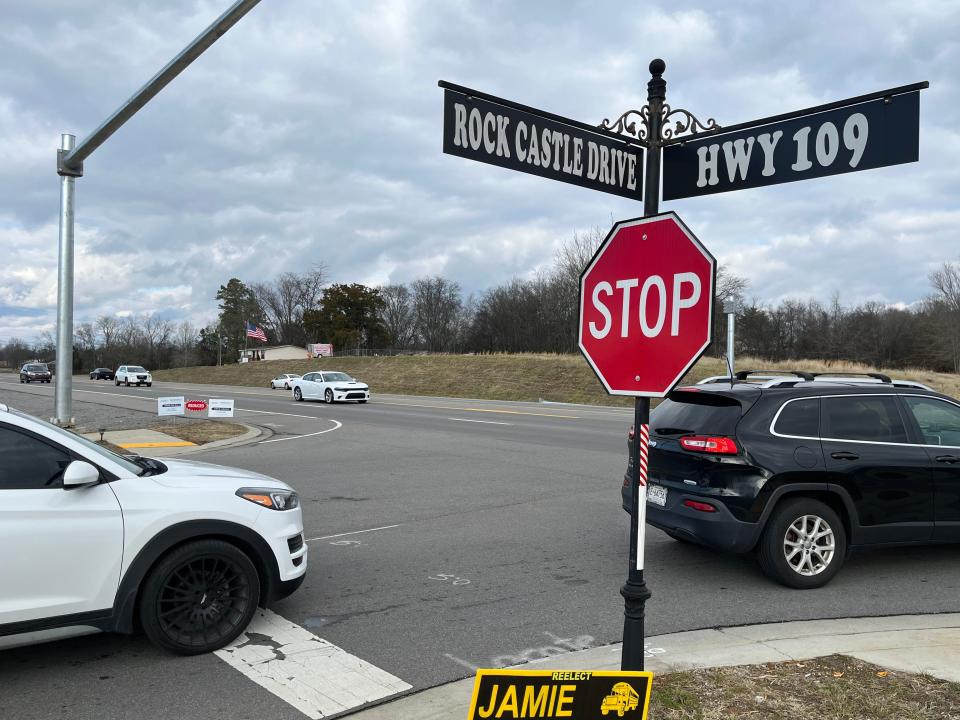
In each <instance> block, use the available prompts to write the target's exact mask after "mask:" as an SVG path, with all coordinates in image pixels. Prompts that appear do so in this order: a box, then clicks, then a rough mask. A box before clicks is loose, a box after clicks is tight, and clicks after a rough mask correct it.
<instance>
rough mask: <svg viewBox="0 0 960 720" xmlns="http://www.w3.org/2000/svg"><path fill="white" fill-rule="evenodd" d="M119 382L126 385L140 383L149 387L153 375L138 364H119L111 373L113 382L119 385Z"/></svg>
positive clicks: (138, 384) (151, 383)
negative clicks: (112, 373)
mask: <svg viewBox="0 0 960 720" xmlns="http://www.w3.org/2000/svg"><path fill="white" fill-rule="evenodd" d="M121 383H123V384H124V385H126V386H127V387H130V386H131V385H136V386H137V387H140V383H143V384H144V385H146V386H147V387H150V386H152V385H153V376H152V375H151V374H150V372H149V371H148V370H145V369H144V368H142V367H140V366H139V365H121V366H120V367H118V368H117V372H115V373H114V375H113V384H114V385H120V384H121Z"/></svg>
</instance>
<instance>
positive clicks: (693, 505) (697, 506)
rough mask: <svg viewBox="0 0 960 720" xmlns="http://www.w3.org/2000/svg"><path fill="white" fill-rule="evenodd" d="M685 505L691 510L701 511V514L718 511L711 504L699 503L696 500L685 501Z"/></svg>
mask: <svg viewBox="0 0 960 720" xmlns="http://www.w3.org/2000/svg"><path fill="white" fill-rule="evenodd" d="M683 504H684V505H685V506H686V507H688V508H690V509H691V510H699V511H700V512H716V511H717V509H716V508H715V507H714V506H713V505H711V504H710V503H705V502H697V501H696V500H684V501H683Z"/></svg>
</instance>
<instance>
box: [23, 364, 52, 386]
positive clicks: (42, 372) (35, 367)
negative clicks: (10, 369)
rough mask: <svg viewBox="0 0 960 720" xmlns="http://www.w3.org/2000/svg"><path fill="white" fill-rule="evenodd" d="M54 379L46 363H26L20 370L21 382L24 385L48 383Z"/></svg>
mask: <svg viewBox="0 0 960 720" xmlns="http://www.w3.org/2000/svg"><path fill="white" fill-rule="evenodd" d="M52 378H53V374H52V373H51V372H50V368H49V367H47V364H46V363H39V362H34V363H26V364H25V365H24V366H23V367H22V368H20V382H22V383H31V382H41V383H48V382H50V380H51V379H52Z"/></svg>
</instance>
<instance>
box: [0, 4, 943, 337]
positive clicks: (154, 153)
mask: <svg viewBox="0 0 960 720" xmlns="http://www.w3.org/2000/svg"><path fill="white" fill-rule="evenodd" d="M228 3H229V0H164V1H163V2H156V1H155V0H153V1H147V0H140V1H138V0H31V1H30V2H21V1H20V0H0V20H2V22H0V342H3V341H6V340H7V339H8V338H10V337H12V336H19V337H22V338H27V339H32V338H35V337H36V336H37V335H38V334H39V333H40V332H42V331H43V330H51V331H52V330H53V328H54V320H55V312H56V291H57V288H56V269H57V218H58V207H59V178H58V177H57V175H56V172H55V157H56V148H57V146H58V144H59V138H60V133H62V132H71V133H74V134H76V135H77V136H78V139H79V138H82V137H83V136H85V135H86V134H87V133H89V132H90V131H91V130H92V129H93V128H94V127H96V126H97V125H98V124H99V123H100V122H101V121H102V120H103V119H104V118H105V117H106V116H107V115H108V114H109V113H110V112H112V111H113V110H114V109H115V108H116V107H117V106H118V105H119V104H120V103H121V102H122V101H123V100H125V99H126V98H127V97H128V96H129V95H130V94H131V93H132V92H133V91H134V90H135V89H136V88H137V87H139V86H140V85H141V84H142V83H143V82H144V81H145V80H146V79H147V78H149V77H150V76H151V75H153V74H154V73H155V72H156V71H157V70H158V69H159V68H160V67H161V66H162V65H164V64H165V63H166V62H167V61H168V60H169V59H170V58H171V57H172V56H173V55H174V54H175V53H176V52H178V51H179V50H180V49H181V48H182V47H183V46H184V45H185V44H186V43H187V42H189V41H190V40H191V39H192V38H193V37H194V36H195V35H196V34H197V33H198V32H199V31H200V30H201V29H203V28H204V27H206V25H208V24H209V23H210V22H211V21H212V20H213V19H214V18H215V17H216V16H217V15H219V14H220V13H221V12H222V11H223V10H224V9H225V8H226V6H227V5H228ZM958 38H960V3H957V2H955V0H944V1H943V2H938V1H936V0H911V2H902V1H895V2H880V1H877V0H872V1H870V2H853V1H849V2H848V1H844V2H836V1H835V0H831V1H829V2H810V3H806V2H804V3H770V2H767V1H756V2H754V1H752V0H751V1H745V2H737V1H735V0H734V1H731V2H724V3H717V2H709V3H706V2H701V3H691V2H683V1H682V0H681V1H680V2H677V1H676V0H674V1H672V2H669V3H667V2H644V3H624V2H622V1H619V2H598V1H596V0H591V1H589V2H562V1H559V0H557V1H553V2H528V1H524V2H520V1H519V0H515V1H514V2H502V1H499V0H482V1H476V2H466V1H459V2H455V1H449V0H443V1H441V0H434V1H433V2H417V1H415V0H397V1H387V2H373V1H371V2H355V1H352V2H348V1H345V0H344V1H334V0H263V2H261V4H260V5H259V6H258V7H256V8H255V9H254V10H253V11H252V12H251V13H250V14H249V15H247V16H246V17H245V18H244V19H243V20H242V21H241V22H240V23H239V24H238V25H237V26H236V27H234V28H233V29H232V30H231V31H230V32H229V33H227V35H225V36H224V37H223V38H222V39H221V40H220V41H219V42H218V43H217V44H216V45H214V46H213V47H212V48H211V49H210V50H209V51H207V53H206V54H205V55H204V56H203V57H201V58H200V59H199V60H198V61H197V62H196V63H195V64H194V65H193V66H191V67H190V68H189V69H188V70H187V72H186V73H184V75H182V76H181V77H179V78H178V79H177V80H175V81H174V82H173V84H171V85H170V86H169V87H167V88H166V89H165V90H164V91H163V92H162V93H161V94H160V95H159V96H158V97H157V98H156V99H155V100H154V101H153V102H151V103H150V104H149V105H148V106H147V107H146V108H145V109H144V110H142V111H141V112H140V113H139V114H138V115H137V116H136V117H135V118H134V119H133V120H132V121H130V122H129V123H128V124H127V125H126V126H125V127H124V128H122V129H121V130H120V131H119V132H118V133H117V134H116V135H115V136H114V137H113V138H112V139H111V140H110V141H108V143H107V144H106V145H104V146H103V147H101V148H100V149H99V150H98V151H97V152H96V153H95V154H94V155H93V156H92V157H91V158H89V159H88V160H87V162H86V166H85V171H86V176H85V177H83V178H80V179H78V180H77V275H76V321H77V322H78V323H79V322H84V321H87V320H92V319H93V318H95V317H96V316H98V315H101V314H104V313H113V314H125V313H129V312H134V313H145V312H146V313H161V314H162V315H163V316H164V317H168V318H170V319H173V320H180V319H189V320H191V321H193V322H195V323H204V322H206V321H208V320H209V319H211V318H212V317H213V316H214V315H215V312H216V302H215V300H214V295H215V293H216V290H217V287H218V286H219V285H220V284H221V283H223V282H225V281H226V280H227V279H229V278H230V277H232V276H236V277H240V278H242V279H244V280H246V281H256V280H265V279H269V278H271V277H273V276H275V275H276V274H278V273H280V272H283V271H286V270H302V269H306V268H309V267H311V266H314V265H316V264H318V263H323V264H324V265H325V266H326V267H327V268H328V269H329V271H330V279H331V280H332V281H335V282H363V283H368V284H380V283H387V282H406V281H409V280H412V279H414V278H417V277H420V276H423V275H426V274H442V275H445V276H447V277H450V278H453V279H455V280H457V281H458V282H460V283H461V285H462V286H463V288H464V290H465V291H466V292H478V291H482V290H483V289H484V288H486V287H488V286H490V285H493V284H496V283H500V282H503V281H506V280H509V279H510V278H511V277H514V276H528V275H529V274H531V273H535V272H536V271H537V270H538V269H539V268H544V267H547V266H548V265H549V264H550V261H551V257H552V256H553V253H554V252H555V250H556V248H557V247H558V246H559V245H560V244H561V243H563V242H564V241H565V240H566V239H567V238H569V237H570V236H571V234H572V233H574V232H575V231H582V230H587V229H589V228H592V227H603V228H606V227H608V226H609V225H610V224H611V221H612V220H614V219H620V218H629V217H636V216H638V215H640V214H641V212H642V208H641V207H640V205H639V204H638V203H636V202H632V201H630V200H625V199H621V198H618V197H615V196H613V195H608V194H605V193H598V192H594V191H590V190H585V189H582V188H578V187H574V186H570V185H566V184H564V183H557V182H553V181H550V180H545V179H541V178H538V177H534V176H528V175H522V174H520V173H516V172H511V171H509V170H504V169H500V168H496V167H492V166H487V165H484V164H480V163H475V162H470V161H467V160H463V159H459V158H455V157H451V156H447V155H443V154H442V153H441V141H442V136H441V131H442V106H443V97H442V91H441V90H440V89H439V88H438V87H437V81H438V80H440V79H445V80H450V81H452V82H456V83H460V84H463V85H467V86H470V87H475V88H478V89H481V90H485V91H487V92H490V93H493V94H496V95H500V96H502V97H507V98H510V99H514V100H517V101H520V102H523V103H526V104H529V105H533V106H535V107H539V108H542V109H545V110H549V111H552V112H555V113H558V114H561V115H566V116H568V117H573V118H576V119H579V120H582V121H585V122H591V123H596V122H599V121H600V120H601V119H603V118H604V117H614V116H616V115H618V114H619V113H621V112H622V111H624V110H627V109H629V108H635V107H638V106H640V105H641V104H642V102H643V99H644V97H645V91H646V81H647V79H648V73H647V65H648V63H649V61H650V60H651V59H652V58H654V57H662V58H664V59H665V60H666V63H667V72H666V75H665V78H666V80H667V82H668V88H667V100H668V102H669V103H670V104H671V105H673V106H674V107H684V108H687V109H689V110H691V111H693V112H694V113H696V114H697V115H699V116H700V117H702V118H706V117H708V116H709V117H714V118H716V119H717V121H718V122H720V123H721V124H733V123H737V122H742V121H746V120H750V119H753V118H757V117H763V116H767V115H773V114H777V113H781V112H786V111H789V110H794V109H800V108H803V107H808V106H812V105H817V104H820V103H825V102H829V101H832V100H838V99H842V98H845V97H850V96H855V95H860V94H863V93H867V92H872V91H875V90H882V89H885V88H889V87H894V86H897V85H903V84H907V83H912V82H916V81H920V80H929V81H930V89H929V90H927V91H924V92H923V93H922V96H921V138H920V162H919V163H913V164H909V165H899V166H894V167H890V168H883V169H879V170H870V171H866V172H857V173H850V174H847V175H840V176H834V177H830V178H825V179H819V180H810V181H807V182H800V183H793V184H786V185H779V186H774V187H768V188H760V189H753V190H744V191H741V192H734V193H726V194H721V195H715V196H711V197H704V198H693V199H688V200H682V201H676V202H671V203H665V204H663V205H662V208H663V209H665V210H666V209H671V210H675V211H677V212H678V213H679V214H680V215H681V216H682V217H683V218H684V219H685V221H686V222H687V223H688V224H689V225H690V226H691V227H692V228H693V229H694V231H695V232H696V233H697V234H698V236H699V237H700V238H701V239H702V240H703V241H704V242H705V244H707V246H708V247H710V248H711V250H712V251H713V252H714V254H715V255H717V257H718V258H719V259H720V260H721V261H722V262H724V263H726V264H727V265H728V266H729V267H730V268H731V269H732V270H733V271H734V272H736V273H739V274H742V275H744V276H746V277H748V278H749V280H750V282H751V294H752V295H753V296H755V297H757V298H759V299H760V300H763V301H769V302H776V301H778V300H780V299H782V298H786V297H795V298H808V297H813V298H817V299H820V300H828V299H829V298H830V296H831V295H832V294H833V293H834V292H839V293H840V298H841V301H843V302H845V303H856V302H862V301H865V300H879V301H882V302H887V303H907V304H909V303H911V302H915V301H917V300H919V299H920V298H922V297H923V296H924V295H925V294H927V293H928V292H929V285H928V281H927V274H928V273H929V271H930V270H931V269H933V268H934V267H936V266H937V265H939V264H940V263H942V262H943V261H944V260H948V259H957V258H958V257H960V202H958V198H960V172H958V168H960V130H958V128H960V113H958V110H960V88H958V82H960V40H958Z"/></svg>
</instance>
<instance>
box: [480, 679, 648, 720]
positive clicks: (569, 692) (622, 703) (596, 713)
mask: <svg viewBox="0 0 960 720" xmlns="http://www.w3.org/2000/svg"><path fill="white" fill-rule="evenodd" d="M652 685H653V673H651V672H639V671H620V672H612V671H596V672H594V671H589V670H477V677H476V679H475V680H474V682H473V699H472V700H471V702H470V714H469V715H468V716H467V718H468V720H517V719H519V718H541V719H542V720H553V719H554V718H569V720H596V719H599V718H604V717H617V718H630V720H646V717H647V709H648V708H649V706H650V688H651V686H652Z"/></svg>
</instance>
